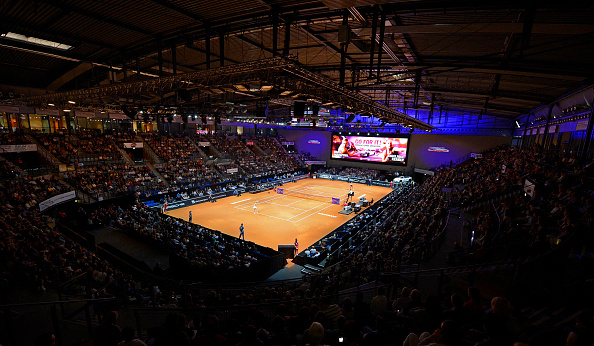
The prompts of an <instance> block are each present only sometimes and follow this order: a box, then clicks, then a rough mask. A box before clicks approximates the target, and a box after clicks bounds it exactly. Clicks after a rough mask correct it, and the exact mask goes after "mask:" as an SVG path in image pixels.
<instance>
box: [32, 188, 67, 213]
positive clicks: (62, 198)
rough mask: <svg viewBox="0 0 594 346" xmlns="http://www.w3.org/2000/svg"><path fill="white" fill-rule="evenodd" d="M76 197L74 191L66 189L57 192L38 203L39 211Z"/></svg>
mask: <svg viewBox="0 0 594 346" xmlns="http://www.w3.org/2000/svg"><path fill="white" fill-rule="evenodd" d="M75 198H76V191H68V192H66V193H62V194H59V195H57V196H54V197H51V198H48V199H46V200H45V201H43V202H41V203H39V211H45V210H47V209H48V208H51V207H53V206H55V205H58V204H62V203H64V202H68V201H71V200H73V199H75Z"/></svg>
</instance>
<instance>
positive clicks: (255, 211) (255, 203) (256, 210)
mask: <svg viewBox="0 0 594 346" xmlns="http://www.w3.org/2000/svg"><path fill="white" fill-rule="evenodd" d="M254 214H258V201H256V202H254Z"/></svg>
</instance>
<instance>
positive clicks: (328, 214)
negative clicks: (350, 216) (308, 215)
mask: <svg viewBox="0 0 594 346" xmlns="http://www.w3.org/2000/svg"><path fill="white" fill-rule="evenodd" d="M318 214H320V215H324V216H330V217H336V215H330V214H324V213H318Z"/></svg>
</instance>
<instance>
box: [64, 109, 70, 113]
mask: <svg viewBox="0 0 594 346" xmlns="http://www.w3.org/2000/svg"><path fill="white" fill-rule="evenodd" d="M63 111H64V112H71V111H72V110H70V109H63Z"/></svg>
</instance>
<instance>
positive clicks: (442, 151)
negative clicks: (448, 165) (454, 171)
mask: <svg viewBox="0 0 594 346" xmlns="http://www.w3.org/2000/svg"><path fill="white" fill-rule="evenodd" d="M427 151H434V152H438V153H449V152H450V149H448V148H446V147H429V149H427Z"/></svg>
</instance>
